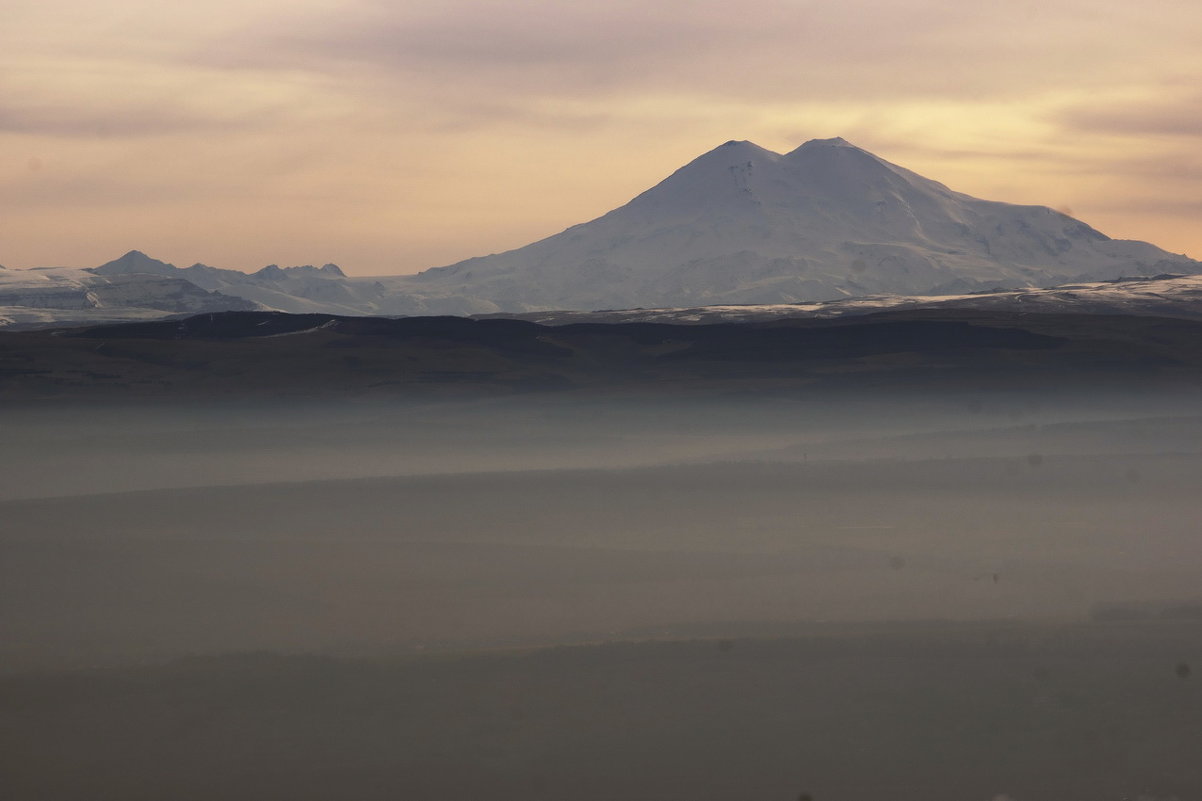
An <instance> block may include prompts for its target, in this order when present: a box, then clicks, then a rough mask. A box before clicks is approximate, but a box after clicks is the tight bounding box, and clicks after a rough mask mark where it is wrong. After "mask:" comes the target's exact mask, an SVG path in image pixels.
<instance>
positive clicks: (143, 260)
mask: <svg viewBox="0 0 1202 801" xmlns="http://www.w3.org/2000/svg"><path fill="white" fill-rule="evenodd" d="M92 272H94V273H96V274H97V275H129V274H133V273H147V274H150V275H171V274H173V273H175V265H172V264H168V263H167V262H165V261H159V260H158V259H154V258H151V257H150V256H147V255H146V254H145V253H143V252H142V251H140V250H131V251H129V252H128V253H126V254H125V255H124V256H122V257H121V258H119V259H113V260H112V261H110V262H106V263H104V264H102V265H100V266H99V267H96V268H94V269H93V270H92Z"/></svg>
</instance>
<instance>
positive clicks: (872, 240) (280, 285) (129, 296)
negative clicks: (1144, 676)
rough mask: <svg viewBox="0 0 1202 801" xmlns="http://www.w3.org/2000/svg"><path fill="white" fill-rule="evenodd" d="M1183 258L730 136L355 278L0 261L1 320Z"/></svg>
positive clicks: (838, 150) (661, 301)
mask: <svg viewBox="0 0 1202 801" xmlns="http://www.w3.org/2000/svg"><path fill="white" fill-rule="evenodd" d="M1197 273H1202V262H1197V261H1194V260H1192V259H1189V258H1187V257H1185V256H1182V255H1176V254H1172V253H1168V252H1167V251H1164V250H1162V249H1160V248H1158V247H1156V246H1154V245H1151V244H1148V243H1146V242H1137V241H1129V240H1114V239H1110V238H1109V237H1107V236H1106V235H1105V234H1102V233H1101V232H1099V231H1097V230H1095V229H1093V228H1091V227H1090V226H1088V225H1086V224H1085V223H1083V222H1081V221H1079V220H1076V219H1073V218H1072V217H1069V216H1067V215H1064V214H1061V213H1060V212H1057V211H1054V210H1052V209H1050V208H1047V207H1044V206H1019V205H1013V204H1008V203H998V202H994V201H986V200H978V199H976V198H973V197H970V196H968V195H965V194H962V193H959V192H955V191H953V190H951V189H948V188H947V187H946V186H944V185H943V184H941V183H938V182H936V181H932V180H930V179H928V178H924V177H922V176H920V175H918V174H917V173H914V172H911V171H910V170H907V169H905V168H903V167H899V166H897V165H895V164H891V163H890V162H888V161H885V160H884V159H881V158H879V157H877V156H875V155H873V154H872V153H869V152H868V151H866V150H863V149H861V148H858V147H856V146H854V145H852V144H851V143H849V142H847V141H846V140H844V139H841V138H834V139H814V140H811V141H809V142H806V143H805V144H803V145H801V146H800V147H798V148H797V149H795V150H793V151H791V152H789V153H786V154H780V153H774V152H772V151H770V150H766V149H764V148H762V147H760V146H758V145H756V144H754V143H752V142H746V141H731V142H727V143H726V144H724V145H721V146H719V147H717V148H715V149H714V150H711V151H709V152H708V153H705V154H703V155H701V156H700V157H698V158H696V159H694V160H693V161H692V162H690V163H689V164H687V165H685V166H684V167H681V168H680V169H679V170H677V171H676V172H674V173H672V174H671V175H670V176H668V178H666V179H665V180H663V181H661V182H660V183H659V184H657V185H655V186H654V187H652V188H651V189H648V190H647V191H645V192H643V193H642V194H640V195H638V196H637V197H635V198H634V199H633V200H631V201H630V202H629V203H627V204H626V205H624V206H621V207H620V208H617V209H614V210H613V211H611V212H609V213H607V214H604V215H602V216H601V217H598V218H597V219H595V220H592V221H591V222H586V223H582V224H580V225H575V226H572V227H571V228H568V229H567V230H565V231H563V232H561V233H559V234H556V235H554V236H551V237H548V238H546V239H543V240H540V241H538V242H534V243H533V244H530V245H527V246H525V247H522V248H518V249H516V250H511V251H507V252H505V253H499V254H493V255H490V256H483V257H478V258H472V259H467V260H466V261H462V262H459V263H457V264H452V265H449V266H446V267H437V268H433V269H429V270H426V271H425V272H422V273H419V274H417V275H405V276H383V277H364V278H355V277H348V276H346V275H345V274H344V273H343V272H342V270H341V269H340V268H339V267H338V266H336V265H334V264H325V265H323V266H321V267H315V266H312V265H306V266H301V267H285V268H281V267H279V266H277V265H268V266H267V267H264V268H262V269H260V270H258V271H257V272H253V273H246V272H241V271H238V270H228V269H220V268H216V267H210V266H207V265H204V264H194V265H192V266H190V267H185V268H179V267H175V266H174V265H171V264H168V263H166V262H162V261H159V260H157V259H154V258H151V257H150V256H147V255H146V254H145V253H142V252H140V251H137V250H133V251H130V252H129V253H126V254H125V255H123V256H121V257H120V258H118V259H114V260H113V261H110V262H107V263H106V264H102V265H100V266H99V267H95V268H91V269H85V270H78V269H76V270H71V269H68V268H52V269H45V270H4V271H3V273H0V325H5V324H9V325H20V324H35V323H39V322H42V323H56V322H84V323H86V322H96V321H99V320H103V319H131V320H133V319H149V318H151V317H153V316H155V315H156V314H157V315H159V316H164V315H168V314H173V313H181V312H187V311H207V310H210V309H213V310H220V309H229V310H245V309H269V310H275V311H283V312H288V313H293V314H340V315H380V316H406V315H430V314H454V315H473V314H476V315H479V314H489V313H494V314H495V313H502V314H505V313H508V314H521V313H528V312H545V311H567V312H571V311H591V310H597V309H647V308H653V309H667V310H673V309H677V310H679V309H690V308H697V307H702V306H713V305H723V306H725V305H735V304H738V305H746V304H755V305H764V304H769V305H775V304H799V303H823V302H830V301H848V303H851V302H852V301H851V299H859V298H894V299H896V298H900V297H914V298H915V303H918V304H922V303H935V302H936V301H935V300H932V299H930V297H929V296H946V295H963V294H965V293H979V292H982V291H988V290H995V289H996V290H1031V289H1033V288H1039V287H1053V286H1057V287H1058V286H1062V285H1065V284H1077V283H1082V282H1095V283H1096V282H1105V281H1114V280H1117V279H1120V278H1132V277H1151V276H1156V275H1161V274H1174V275H1180V274H1197ZM163 281H177V282H180V281H182V282H186V283H187V284H188V285H189V286H190V287H193V288H194V289H187V290H185V289H182V288H181V287H180V286H178V285H176V286H175V289H174V290H171V289H168V287H167V285H165V284H163V283H162V282H163ZM52 284H53V285H54V286H52ZM118 285H119V286H121V287H122V290H121V292H120V293H117V292H116V290H115V289H114V287H116V286H118ZM96 287H108V288H107V289H103V290H102V291H100V294H97V291H98V290H97V289H96ZM1179 289H1180V287H1177V288H1173V289H1170V290H1169V291H1171V292H1178V290H1179ZM89 292H91V293H92V294H91V295H89V294H88V293H89ZM173 292H174V293H175V295H178V297H176V296H175V295H173V294H172V293H173ZM55 293H57V294H55ZM181 293H182V294H181ZM1111 294H1112V295H1113V293H1111ZM1187 294H1188V295H1189V297H1190V302H1195V301H1194V298H1193V295H1192V294H1190V293H1187ZM51 295H54V296H55V297H56V298H58V299H57V300H52V299H50V297H51ZM102 295H103V297H102ZM185 296H187V297H185ZM1179 296H1180V295H1179ZM1027 299H1029V298H1027ZM1146 300H1148V302H1149V303H1150V304H1151V305H1155V303H1156V300H1155V298H1151V297H1147V298H1146ZM890 302H893V301H890ZM979 302H980V301H979V300H974V299H968V300H966V301H964V303H965V304H967V306H969V307H971V306H973V304H978V303H979ZM1040 302H1041V303H1058V302H1066V303H1079V302H1080V298H1079V297H1078V296H1077V295H1073V296H1071V297H1070V296H1069V295H1067V294H1065V293H1060V294H1058V295H1055V296H1040ZM189 304H191V306H189ZM908 305H911V306H913V305H914V303H911V304H908ZM123 308H126V309H128V314H127V315H126V316H124V317H123V316H122V309H123ZM849 308H850V307H849ZM54 309H59V310H60V311H61V312H62V313H56V312H54V311H52V310H54ZM87 309H92V310H93V311H91V312H87V311H86V310H87ZM100 310H102V311H100Z"/></svg>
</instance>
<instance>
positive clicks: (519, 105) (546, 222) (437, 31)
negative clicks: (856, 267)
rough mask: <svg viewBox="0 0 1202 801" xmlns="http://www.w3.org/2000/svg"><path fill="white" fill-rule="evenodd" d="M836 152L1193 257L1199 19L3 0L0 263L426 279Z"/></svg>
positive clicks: (1200, 179) (794, 9)
mask: <svg viewBox="0 0 1202 801" xmlns="http://www.w3.org/2000/svg"><path fill="white" fill-rule="evenodd" d="M831 136H843V137H845V138H846V139H849V140H850V141H852V142H853V143H855V144H857V145H859V146H861V147H864V148H867V149H868V150H871V151H873V152H874V153H876V154H877V155H879V156H881V157H883V158H886V159H888V160H890V161H893V162H895V163H898V164H901V165H903V166H905V167H908V168H910V169H912V170H915V171H917V172H919V173H921V174H923V175H926V176H927V177H930V178H934V179H935V180H938V181H942V182H943V183H945V184H947V185H948V186H950V187H952V188H953V189H957V190H959V191H962V192H966V193H968V194H971V195H974V196H976V197H981V198H987V199H991V200H1004V201H1009V202H1015V203H1038V204H1044V205H1049V206H1053V207H1055V208H1058V209H1060V210H1062V211H1067V212H1069V213H1071V214H1073V215H1074V216H1076V217H1078V218H1080V219H1082V220H1084V221H1085V222H1087V223H1089V224H1091V225H1093V226H1094V227H1096V228H1098V229H1099V230H1101V231H1103V232H1104V233H1107V234H1109V235H1111V236H1114V237H1117V238H1132V239H1144V240H1147V241H1151V242H1154V243H1155V244H1157V245H1160V246H1161V247H1163V248H1166V249H1167V250H1170V251H1173V252H1177V253H1186V254H1188V255H1191V256H1193V257H1195V258H1202V6H1199V4H1198V3H1197V0H1148V1H1147V2H1144V3H1139V4H1132V3H1130V2H1118V1H1117V0H1088V2H1086V0H1080V1H1078V0H1048V1H1047V2H1030V1H1029V0H1005V2H1003V1H1002V0H988V1H974V0H840V1H839V2H831V1H829V0H812V1H808V2H807V1H804V0H744V2H742V3H739V4H737V5H736V4H732V3H729V2H715V1H713V0H691V1H688V2H686V1H685V0H661V2H659V3H647V2H643V1H642V0H640V1H639V2H634V1H633V0H607V2H604V3H602V2H594V1H593V0H584V1H582V2H572V3H568V2H563V1H562V0H408V1H407V2H403V3H398V2H394V1H390V0H290V1H289V2H283V0H238V2H233V0H210V2H206V3H204V4H201V3H195V2H174V1H173V0H99V1H97V0H36V1H35V0H6V2H5V24H4V25H3V26H2V27H0V143H2V146H0V264H3V265H4V266H6V267H10V268H22V267H34V266H51V265H69V266H79V267H91V266H96V265H98V264H100V263H102V262H104V261H107V260H109V259H112V258H115V257H117V256H119V255H120V254H122V253H124V252H125V251H127V250H130V249H134V248H136V249H139V250H143V251H145V252H147V253H149V254H150V255H152V256H155V257H156V258H160V259H163V260H165V261H170V262H172V263H175V264H177V265H179V266H186V265H189V264H192V263H194V262H204V263H206V264H211V265H214V266H217V267H228V268H236V269H243V270H253V269H258V268H259V267H262V266H263V265H265V264H268V263H278V264H281V265H295V264H321V263H324V262H331V261H332V262H336V263H338V264H339V265H341V266H342V267H343V268H344V269H345V270H346V271H347V273H348V274H351V275H370V274H397V273H408V272H416V271H418V270H421V269H425V268H427V267H434V266H439V265H443V264H448V263H451V262H454V261H458V260H460V259H463V258H467V257H469V256H476V255H484V254H487V253H491V252H497V251H501V250H507V249H510V248H513V247H518V246H521V245H524V244H526V243H528V242H531V241H533V240H535V239H539V238H542V237H544V236H548V235H550V234H553V233H556V232H558V231H560V230H562V229H563V228H565V227H567V226H569V225H572V224H574V223H578V222H584V221H586V220H589V219H592V218H594V217H596V216H598V215H600V214H602V213H604V212H606V211H608V210H610V209H611V208H614V207H616V206H618V205H620V204H622V203H624V202H626V201H627V200H629V199H630V198H631V197H633V196H634V195H635V194H637V193H639V192H641V191H642V190H644V189H646V188H648V187H650V186H651V185H653V184H654V183H656V182H658V181H659V180H661V179H663V178H664V177H666V175H667V174H668V173H670V172H671V171H672V170H674V169H676V168H677V167H679V166H681V165H683V164H684V163H686V162H687V161H689V160H691V159H692V158H694V157H695V156H697V155H699V154H701V153H702V152H704V151H706V150H709V149H711V148H713V147H715V146H717V145H719V144H721V143H722V142H724V141H726V140H728V139H750V140H752V141H754V142H757V143H758V144H760V145H763V146H764V147H767V148H770V149H773V150H777V151H785V150H791V149H793V148H794V147H796V146H797V145H798V144H800V143H801V142H802V141H805V140H807V139H813V138H824V137H831Z"/></svg>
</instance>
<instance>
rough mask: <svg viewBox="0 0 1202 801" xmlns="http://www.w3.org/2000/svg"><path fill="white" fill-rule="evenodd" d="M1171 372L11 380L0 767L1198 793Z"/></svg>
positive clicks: (859, 797) (101, 789)
mask: <svg viewBox="0 0 1202 801" xmlns="http://www.w3.org/2000/svg"><path fill="white" fill-rule="evenodd" d="M1196 410H1197V405H1196V403H1194V401H1193V399H1192V398H1189V397H1170V396H1167V395H1164V394H1159V395H1155V396H1140V395H1139V394H1137V393H1117V392H1116V393H1113V394H1109V395H1107V394H1091V395H1088V396H1086V395H1068V394H1060V395H1056V396H1039V395H1035V394H1032V393H1014V394H1009V395H1006V394H998V393H995V394H987V395H968V394H959V395H946V396H934V395H929V394H928V395H918V394H913V393H911V394H909V395H905V396H877V395H869V396H865V395H856V396H850V395H849V396H846V397H842V398H837V399H832V398H829V397H828V398H826V399H824V400H822V401H815V400H804V399H797V398H792V399H790V398H784V397H777V398H773V397H768V396H765V397H760V398H748V397H740V398H720V399H713V398H710V399H693V400H681V399H678V400H667V399H665V398H663V397H660V398H658V399H648V398H643V399H639V398H637V397H633V396H620V397H618V396H615V397H611V398H606V397H602V396H599V395H591V396H589V397H572V396H569V395H561V396H559V397H552V396H534V395H532V396H528V397H524V398H522V397H519V398H509V399H505V400H491V401H490V400H473V401H454V402H451V401H441V402H437V403H435V402H429V403H417V402H408V403H391V404H388V403H354V402H346V403H336V402H322V403H317V402H312V403H307V404H288V405H271V404H266V403H260V404H246V403H239V404H235V403H229V404H223V405H216V406H213V405H209V406H188V405H183V404H167V403H163V404H144V405H141V406H136V407H130V406H126V407H122V406H104V407H96V406H84V405H56V406H53V407H51V406H44V407H36V406H26V407H21V408H11V409H8V410H6V413H5V416H4V418H3V420H2V421H0V447H2V448H3V452H4V457H5V458H4V460H3V462H2V467H0V470H3V474H2V475H0V754H3V756H0V795H3V796H4V797H5V798H14V799H34V798H37V799H63V800H64V801H65V800H66V799H77V798H84V797H86V798H96V799H102V798H111V799H122V801H131V800H134V799H147V800H148V801H149V799H161V798H173V799H212V798H225V799H248V801H249V799H263V798H285V797H286V798H292V799H326V798H335V797H346V798H358V799H377V798H378V799H386V798H387V799H396V798H414V799H432V800H433V801H440V800H441V799H457V798H474V797H485V796H486V797H490V798H497V799H506V800H512V801H533V800H535V799H546V800H547V801H552V800H554V801H558V800H559V799H565V798H572V799H583V800H584V801H603V799H605V800H608V799H615V798H621V799H674V798H690V799H705V800H706V801H719V800H720V799H731V798H741V799H742V798H747V799H752V798H766V799H776V798H778V799H798V798H810V799H819V800H820V801H826V799H845V800H850V801H879V799H881V798H893V799H903V800H904V801H932V799H947V800H948V801H955V800H956V799H964V800H966V801H974V800H975V801H985V799H990V798H1012V799H1017V801H1040V800H1041V799H1042V801H1096V799H1111V798H1113V799H1116V800H1117V799H1119V798H1138V797H1145V798H1150V799H1152V798H1154V799H1169V798H1179V799H1184V798H1189V797H1193V796H1192V795H1190V794H1191V793H1197V792H1202V772H1200V771H1199V769H1198V767H1197V762H1196V754H1197V753H1198V752H1199V750H1202V737H1200V736H1199V734H1198V730H1197V726H1196V721H1197V720H1198V719H1199V717H1198V716H1199V715H1200V714H1202V695H1199V685H1198V682H1197V676H1196V675H1195V673H1196V671H1197V670H1199V669H1202V634H1200V632H1202V629H1200V628H1199V623H1200V621H1202V590H1199V586H1200V585H1199V582H1198V576H1199V575H1200V574H1202V543H1200V542H1199V540H1198V534H1197V531H1198V520H1200V519H1202V501H1200V500H1199V496H1198V492H1197V488H1198V486H1199V478H1200V477H1202V415H1198V414H1197V411H1196Z"/></svg>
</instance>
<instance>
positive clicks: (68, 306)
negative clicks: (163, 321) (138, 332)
mask: <svg viewBox="0 0 1202 801" xmlns="http://www.w3.org/2000/svg"><path fill="white" fill-rule="evenodd" d="M259 308H262V307H261V306H260V305H259V304H257V303H253V302H251V301H248V300H244V299H243V298H239V297H233V296H231V295H225V294H222V293H219V292H210V291H206V290H205V289H202V288H200V287H198V286H196V284H194V283H192V282H190V281H187V280H185V279H183V278H180V277H176V276H174V275H171V274H164V275H148V274H140V273H139V274H131V275H121V274H116V275H100V274H97V272H96V271H94V270H81V269H74V268H70V267H51V268H42V269H34V270H7V269H4V268H2V267H0V327H4V326H11V325H36V324H41V323H46V324H57V323H63V322H73V323H100V322H115V321H121V320H140V319H155V318H159V317H166V316H169V315H173V314H202V313H205V312H216V311H251V310H254V309H259Z"/></svg>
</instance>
